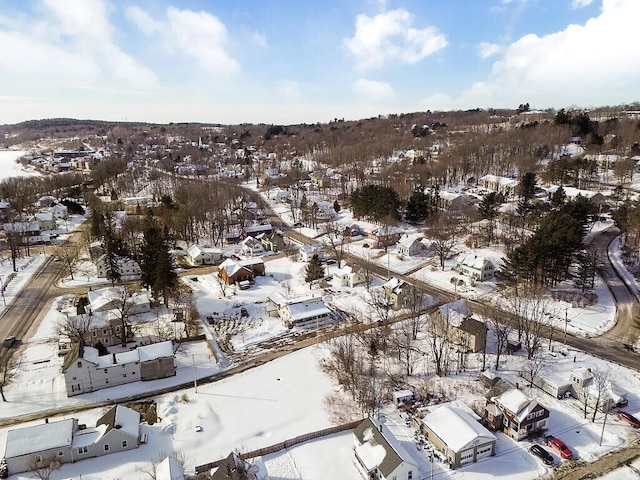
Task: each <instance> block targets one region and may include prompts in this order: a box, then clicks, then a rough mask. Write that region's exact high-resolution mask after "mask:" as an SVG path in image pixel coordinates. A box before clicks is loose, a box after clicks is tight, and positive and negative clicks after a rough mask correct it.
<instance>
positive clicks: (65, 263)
mask: <svg viewBox="0 0 640 480" xmlns="http://www.w3.org/2000/svg"><path fill="white" fill-rule="evenodd" d="M79 253H80V249H79V248H78V246H77V245H75V244H71V245H65V246H64V247H60V248H57V249H56V251H55V254H56V256H57V257H58V258H59V260H60V262H61V263H62V268H63V270H64V271H65V272H66V273H68V274H69V276H70V277H71V280H73V274H74V273H76V272H77V271H78V256H79Z"/></svg>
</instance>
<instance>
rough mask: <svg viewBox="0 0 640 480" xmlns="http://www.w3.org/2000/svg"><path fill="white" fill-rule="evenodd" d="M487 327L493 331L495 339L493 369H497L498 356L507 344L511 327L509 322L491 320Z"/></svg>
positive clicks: (498, 366) (498, 364)
mask: <svg viewBox="0 0 640 480" xmlns="http://www.w3.org/2000/svg"><path fill="white" fill-rule="evenodd" d="M489 329H490V330H491V332H493V337H494V338H495V341H496V365H495V369H496V370H498V369H500V356H501V355H502V352H504V351H506V349H507V345H508V344H509V335H510V334H511V331H512V328H511V325H509V323H506V322H504V323H503V322H500V321H498V320H491V321H490V322H489Z"/></svg>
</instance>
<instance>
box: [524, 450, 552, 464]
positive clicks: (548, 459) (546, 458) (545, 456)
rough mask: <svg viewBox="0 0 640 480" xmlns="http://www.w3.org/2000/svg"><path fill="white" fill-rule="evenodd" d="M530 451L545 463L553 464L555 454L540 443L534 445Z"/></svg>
mask: <svg viewBox="0 0 640 480" xmlns="http://www.w3.org/2000/svg"><path fill="white" fill-rule="evenodd" d="M529 451H530V452H531V453H532V454H534V455H535V456H536V457H539V458H540V459H541V460H542V461H543V462H544V463H545V465H553V462H554V460H553V456H552V455H551V454H550V453H549V452H547V451H546V450H545V449H544V448H543V447H541V446H540V445H532V446H531V448H530V449H529Z"/></svg>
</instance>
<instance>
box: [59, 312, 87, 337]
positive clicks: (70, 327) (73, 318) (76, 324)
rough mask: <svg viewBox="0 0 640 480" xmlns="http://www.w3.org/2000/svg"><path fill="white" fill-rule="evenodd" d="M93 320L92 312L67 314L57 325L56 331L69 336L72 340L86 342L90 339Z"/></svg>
mask: <svg viewBox="0 0 640 480" xmlns="http://www.w3.org/2000/svg"><path fill="white" fill-rule="evenodd" d="M93 320H94V317H93V315H92V314H91V312H89V313H83V314H81V315H65V317H64V318H63V319H62V320H60V321H59V322H58V324H57V325H56V333H57V334H58V335H59V336H64V337H68V338H69V340H71V341H72V342H82V343H86V342H87V341H88V340H89V333H90V332H91V330H92V328H91V327H92V324H93Z"/></svg>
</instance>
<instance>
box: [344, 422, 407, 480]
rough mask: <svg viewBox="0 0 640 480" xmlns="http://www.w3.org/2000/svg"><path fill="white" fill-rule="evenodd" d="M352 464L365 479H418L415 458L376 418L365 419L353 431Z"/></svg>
mask: <svg viewBox="0 0 640 480" xmlns="http://www.w3.org/2000/svg"><path fill="white" fill-rule="evenodd" d="M353 436H354V446H353V456H354V460H355V462H354V463H355V465H356V467H357V469H358V471H359V472H360V475H362V478H364V479H365V480H371V479H377V480H399V479H402V480H407V479H408V480H417V479H418V474H419V473H420V472H419V468H418V465H417V464H416V462H415V460H413V458H412V457H411V455H410V454H409V453H408V452H407V451H406V450H405V448H404V447H403V446H402V444H401V443H400V442H399V441H398V439H396V437H395V436H394V435H393V433H391V431H390V430H389V428H388V427H387V426H386V425H384V424H383V423H381V422H380V421H378V420H375V419H373V418H367V419H366V420H364V421H363V422H362V423H360V425H358V426H357V427H356V428H355V430H354V431H353Z"/></svg>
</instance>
